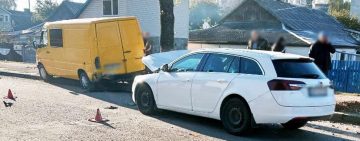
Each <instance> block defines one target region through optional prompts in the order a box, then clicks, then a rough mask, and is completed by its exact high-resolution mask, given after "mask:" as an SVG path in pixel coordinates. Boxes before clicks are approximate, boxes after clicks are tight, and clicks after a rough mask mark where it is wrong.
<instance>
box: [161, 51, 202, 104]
mask: <svg viewBox="0 0 360 141" xmlns="http://www.w3.org/2000/svg"><path fill="white" fill-rule="evenodd" d="M204 56H205V54H202V53H199V54H191V55H188V56H186V57H183V58H181V59H179V60H177V61H176V62H174V63H173V64H171V67H170V69H169V72H160V73H161V74H160V76H159V78H158V103H157V104H158V105H161V106H166V107H170V108H176V109H183V110H192V106H191V83H192V80H193V78H194V76H195V74H196V72H197V70H198V69H199V66H200V65H199V64H200V61H201V60H202V58H204Z"/></svg>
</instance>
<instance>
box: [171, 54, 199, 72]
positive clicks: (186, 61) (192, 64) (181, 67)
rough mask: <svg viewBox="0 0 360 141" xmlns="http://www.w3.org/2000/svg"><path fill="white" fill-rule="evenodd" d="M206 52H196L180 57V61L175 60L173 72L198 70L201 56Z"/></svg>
mask: <svg viewBox="0 0 360 141" xmlns="http://www.w3.org/2000/svg"><path fill="white" fill-rule="evenodd" d="M203 56H204V54H201V53H200V54H194V55H190V56H187V57H185V58H182V59H180V60H179V61H177V62H175V63H174V64H173V65H172V67H171V71H172V72H192V71H196V69H197V67H198V65H199V63H200V61H201V58H202V57H203Z"/></svg>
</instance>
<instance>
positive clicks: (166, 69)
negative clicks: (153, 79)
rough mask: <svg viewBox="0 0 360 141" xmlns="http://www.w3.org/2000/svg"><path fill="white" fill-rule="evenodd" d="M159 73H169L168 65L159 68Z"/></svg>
mask: <svg viewBox="0 0 360 141" xmlns="http://www.w3.org/2000/svg"><path fill="white" fill-rule="evenodd" d="M160 69H161V71H163V72H169V65H168V64H164V65H162V66H161V68H160Z"/></svg>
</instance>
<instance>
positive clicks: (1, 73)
mask: <svg viewBox="0 0 360 141" xmlns="http://www.w3.org/2000/svg"><path fill="white" fill-rule="evenodd" d="M0 75H3V76H11V77H19V78H26V79H33V80H41V78H40V76H37V75H30V74H21V73H12V72H3V71H0Z"/></svg>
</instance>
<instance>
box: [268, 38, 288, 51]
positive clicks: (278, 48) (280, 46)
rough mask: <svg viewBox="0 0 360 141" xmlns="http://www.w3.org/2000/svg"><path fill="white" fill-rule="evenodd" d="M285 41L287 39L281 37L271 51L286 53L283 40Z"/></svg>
mask: <svg viewBox="0 0 360 141" xmlns="http://www.w3.org/2000/svg"><path fill="white" fill-rule="evenodd" d="M284 41H285V39H284V38H279V39H278V40H277V41H276V42H275V43H274V45H273V46H272V47H271V51H275V52H282V53H285V46H284V45H283V44H282V42H284Z"/></svg>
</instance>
